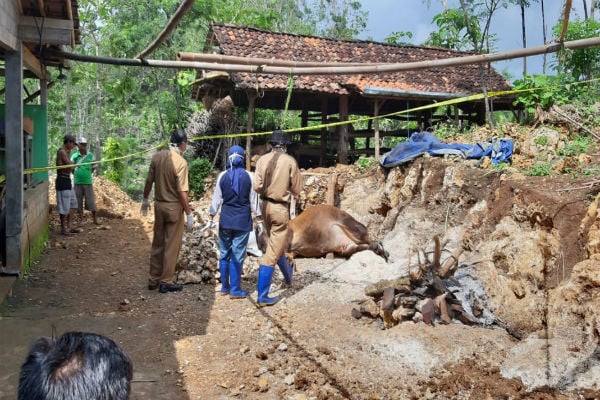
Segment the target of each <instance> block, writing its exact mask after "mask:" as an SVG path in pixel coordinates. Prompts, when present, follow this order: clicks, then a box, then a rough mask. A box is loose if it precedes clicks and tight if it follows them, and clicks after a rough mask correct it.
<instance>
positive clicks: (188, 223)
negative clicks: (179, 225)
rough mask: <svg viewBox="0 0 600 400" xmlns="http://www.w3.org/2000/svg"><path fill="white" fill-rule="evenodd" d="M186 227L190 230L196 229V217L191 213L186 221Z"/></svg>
mask: <svg viewBox="0 0 600 400" xmlns="http://www.w3.org/2000/svg"><path fill="white" fill-rule="evenodd" d="M185 227H186V228H188V229H192V228H193V227H194V215H193V214H192V213H189V214H188V215H187V217H186V220H185Z"/></svg>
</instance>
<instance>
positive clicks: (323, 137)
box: [319, 96, 329, 167]
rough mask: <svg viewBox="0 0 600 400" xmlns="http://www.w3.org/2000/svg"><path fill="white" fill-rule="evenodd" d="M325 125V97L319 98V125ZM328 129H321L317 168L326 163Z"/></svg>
mask: <svg viewBox="0 0 600 400" xmlns="http://www.w3.org/2000/svg"><path fill="white" fill-rule="evenodd" d="M326 123H327V97H325V96H323V97H321V124H326ZM328 132H329V131H328V129H327V128H321V151H320V156H319V167H324V166H325V164H326V162H327V146H328V141H329V138H328V135H327V134H328Z"/></svg>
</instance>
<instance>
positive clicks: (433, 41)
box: [425, 8, 481, 51]
mask: <svg viewBox="0 0 600 400" xmlns="http://www.w3.org/2000/svg"><path fill="white" fill-rule="evenodd" d="M433 22H434V23H435V24H436V25H437V27H438V29H439V30H438V31H437V32H431V33H430V34H429V38H427V40H426V41H425V44H426V45H428V46H437V47H444V48H446V49H451V50H462V51H464V50H470V51H473V50H474V48H473V42H472V41H471V40H470V38H469V32H472V34H473V35H474V36H475V38H476V39H477V42H479V41H480V39H481V30H480V28H479V22H478V21H477V19H476V18H475V17H474V16H471V15H470V14H468V13H464V12H463V11H462V10H459V9H456V8H449V9H447V10H445V11H443V12H442V13H440V14H437V15H435V16H434V17H433Z"/></svg>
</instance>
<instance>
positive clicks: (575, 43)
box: [45, 37, 600, 76]
mask: <svg viewBox="0 0 600 400" xmlns="http://www.w3.org/2000/svg"><path fill="white" fill-rule="evenodd" d="M595 46H600V37H594V38H587V39H579V40H572V41H569V42H564V43H551V44H545V45H541V46H534V47H530V48H526V49H516V50H510V51H504V52H499V53H491V54H481V55H472V56H465V57H452V58H446V59H438V60H428V61H417V62H409V63H394V64H378V65H365V66H350V67H324V68H320V67H300V68H286V67H269V66H261V65H258V66H254V65H248V66H244V65H237V64H217V63H206V62H194V61H164V60H146V59H127V58H112V57H96V56H89V55H82V54H75V53H67V52H61V51H55V50H50V49H47V50H46V52H45V57H64V58H66V59H69V60H74V61H83V62H92V63H99V64H112V65H129V66H137V67H155V68H180V69H207V70H213V71H228V72H247V73H263V74H274V75H288V76H289V75H290V74H292V75H352V74H380V73H391V72H400V71H417V70H422V69H430V68H445V67H450V66H458V65H466V64H478V63H488V62H493V61H500V60H508V59H512V58H521V57H525V56H533V55H538V54H544V53H554V52H557V51H559V50H562V49H582V48H588V47H595Z"/></svg>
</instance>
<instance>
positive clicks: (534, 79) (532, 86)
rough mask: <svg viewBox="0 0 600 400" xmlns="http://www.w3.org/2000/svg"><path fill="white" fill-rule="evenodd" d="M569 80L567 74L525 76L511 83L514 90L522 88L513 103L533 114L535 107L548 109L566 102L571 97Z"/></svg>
mask: <svg viewBox="0 0 600 400" xmlns="http://www.w3.org/2000/svg"><path fill="white" fill-rule="evenodd" d="M571 82H572V80H571V79H570V78H569V77H567V76H548V75H533V76H525V77H524V78H523V79H519V80H516V81H515V82H514V83H513V88H514V90H522V92H520V93H517V95H516V96H517V99H516V100H515V101H514V103H513V104H514V105H515V106H522V107H523V108H524V109H525V110H526V111H527V113H528V114H529V115H534V114H535V110H536V108H537V107H540V108H541V109H543V110H548V109H550V107H552V106H553V105H554V104H557V105H561V104H566V103H568V102H569V101H570V98H571V95H570V93H569V89H570V86H569V85H568V84H569V83H571Z"/></svg>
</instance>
